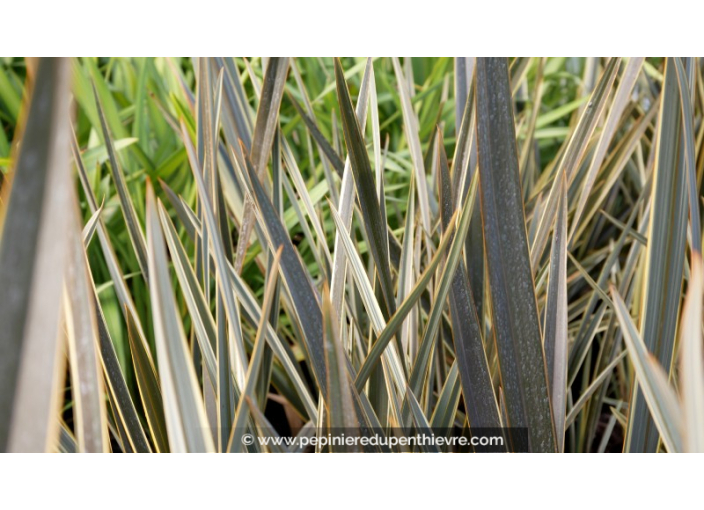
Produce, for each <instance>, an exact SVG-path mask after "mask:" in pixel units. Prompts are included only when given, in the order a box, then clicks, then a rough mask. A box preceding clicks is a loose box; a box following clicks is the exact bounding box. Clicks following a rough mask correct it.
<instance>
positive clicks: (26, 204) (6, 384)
mask: <svg viewBox="0 0 704 510" xmlns="http://www.w3.org/2000/svg"><path fill="white" fill-rule="evenodd" d="M69 90H70V67H69V63H68V62H67V61H66V60H63V59H45V60H44V59H42V60H40V62H39V68H38V70H37V74H36V80H35V85H34V90H33V92H32V100H31V102H30V106H29V112H28V115H27V121H26V125H25V130H24V136H23V139H22V145H21V150H20V153H19V157H18V159H17V165H16V167H15V169H14V172H13V176H12V177H11V186H12V188H11V191H10V196H9V202H6V207H7V209H6V211H5V213H4V224H3V227H2V241H0V303H2V306H0V324H2V328H0V450H1V451H14V452H44V451H46V450H47V449H50V448H53V444H54V443H55V442H56V441H57V439H58V437H59V428H58V421H57V419H56V417H57V414H58V411H59V409H58V406H59V405H60V404H59V392H60V391H61V384H60V382H59V381H61V380H62V378H63V367H64V357H63V356H62V355H61V351H60V349H61V343H60V342H59V339H60V338H61V337H60V333H61V332H60V329H59V315H60V307H61V294H62V286H63V272H64V271H63V268H64V267H65V265H66V262H67V260H68V254H69V252H68V244H67V238H66V230H67V228H69V225H70V223H69V217H70V215H69V211H70V208H71V207H75V202H74V201H73V200H74V196H75V195H73V194H72V193H71V192H70V189H71V181H70V173H69V168H68V158H69V152H68V151H69V145H68V143H69V140H68V122H67V119H68V118H69V114H70V109H69V93H70V92H69ZM7 179H8V180H9V179H10V178H7ZM4 184H5V185H6V186H7V185H9V183H8V182H5V183H4ZM3 205H5V204H3Z"/></svg>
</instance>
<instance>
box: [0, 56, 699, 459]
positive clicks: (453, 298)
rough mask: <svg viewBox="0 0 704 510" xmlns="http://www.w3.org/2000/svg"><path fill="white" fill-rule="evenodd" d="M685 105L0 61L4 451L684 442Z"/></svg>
mask: <svg viewBox="0 0 704 510" xmlns="http://www.w3.org/2000/svg"><path fill="white" fill-rule="evenodd" d="M703 107H704V82H703V81H702V66H701V62H700V61H699V60H698V59H679V58H672V59H659V58H658V59H650V58H648V59H643V58H635V57H634V58H623V59H622V58H611V59H605V58H604V59H602V58H509V59H474V58H454V59H453V58H405V59H396V58H378V59H373V60H372V59H369V60H367V59H364V58H344V59H341V60H333V59H329V58H297V59H286V58H271V59H265V58H235V59H232V58H203V59H185V58H153V59H151V58H150V59H140V58H134V59H132V58H111V59H108V58H105V59H102V58H101V59H94V58H80V59H72V60H68V61H63V60H46V61H41V62H40V61H36V60H32V59H22V58H16V59H11V58H5V59H2V60H1V61H0V127H1V129H0V168H2V191H3V193H2V204H1V207H0V211H1V212H0V221H2V225H3V226H2V236H3V237H2V244H1V245H0V300H1V301H0V323H2V324H5V326H3V332H2V333H0V340H1V342H0V346H1V348H2V352H1V353H0V354H1V355H2V356H1V357H2V359H3V361H2V363H3V370H2V375H0V384H1V386H0V393H2V396H1V398H0V416H1V417H2V418H1V419H0V421H1V422H2V423H1V424H0V443H2V445H3V448H4V449H7V450H20V451H23V450H40V451H44V450H49V451H56V450H58V451H95V450H97V451H239V450H240V449H242V448H243V446H242V445H241V441H240V438H241V435H242V434H244V433H246V432H251V433H254V434H261V435H277V434H280V435H296V434H313V433H316V430H317V431H318V433H320V431H321V430H325V429H326V428H327V427H332V428H338V427H360V426H361V427H362V428H363V429H375V430H378V431H380V432H382V433H385V434H392V433H394V430H395V429H403V430H410V429H412V428H415V429H434V430H440V429H448V428H454V429H456V430H457V431H462V430H463V429H464V430H465V432H466V431H467V430H471V429H472V428H475V429H478V428H488V427H509V426H510V427H525V428H527V430H528V434H527V438H525V444H523V443H522V441H523V439H520V438H519V437H518V436H515V437H512V436H511V432H510V431H508V432H507V444H508V446H507V449H508V450H522V449H524V448H526V449H529V450H531V451H575V452H586V451H599V452H604V451H622V450H624V449H625V450H626V451H658V450H665V451H691V450H699V451H701V450H702V448H703V445H704V435H703V434H702V433H703V432H704V368H703V360H702V336H701V312H702V307H701V299H702V284H703V282H702V271H701V256H700V253H701V234H700V233H701V225H700V207H699V206H700V201H701V180H702V173H703V171H704V157H702V151H701V147H702V139H703V138H704V129H703V127H704V126H702V122H701V121H702V112H703V111H704V108H703ZM69 162H70V165H69ZM648 351H649V352H650V353H652V355H650V354H648ZM636 381H638V384H637V385H636ZM30 422H31V423H32V424H33V425H32V426H28V425H27V424H28V423H30ZM519 442H521V444H519ZM247 449H248V450H250V451H258V450H260V449H262V448H261V447H259V446H257V445H253V446H251V447H248V448H247ZM283 449H285V448H283Z"/></svg>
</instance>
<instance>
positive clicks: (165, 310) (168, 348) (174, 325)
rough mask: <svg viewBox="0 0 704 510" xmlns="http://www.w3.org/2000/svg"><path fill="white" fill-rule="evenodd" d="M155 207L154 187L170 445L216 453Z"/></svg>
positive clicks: (154, 295)
mask: <svg viewBox="0 0 704 510" xmlns="http://www.w3.org/2000/svg"><path fill="white" fill-rule="evenodd" d="M155 202H156V199H155V198H154V190H153V189H152V187H151V184H149V183H148V184H147V238H148V243H149V269H150V271H151V273H152V275H153V278H151V279H150V282H149V288H150V294H151V296H150V297H151V302H152V310H153V313H154V337H155V339H156V350H157V357H158V359H159V378H160V380H161V389H162V392H163V395H164V410H165V416H166V428H167V432H168V435H169V446H170V448H171V451H172V452H212V451H214V450H215V448H214V446H213V438H212V436H211V435H210V428H209V427H208V421H207V418H206V416H205V408H204V406H203V400H202V396H201V394H200V388H199V386H198V380H197V379H196V373H195V369H194V367H193V363H192V360H191V359H190V356H189V354H188V351H189V350H188V346H187V344H186V336H185V333H184V331H183V324H181V319H180V317H179V316H178V311H177V308H176V301H175V299H174V295H173V289H172V287H171V277H170V275H169V272H168V265H167V256H166V244H165V243H164V236H163V233H162V231H161V226H160V224H159V217H158V213H157V208H156V203H155Z"/></svg>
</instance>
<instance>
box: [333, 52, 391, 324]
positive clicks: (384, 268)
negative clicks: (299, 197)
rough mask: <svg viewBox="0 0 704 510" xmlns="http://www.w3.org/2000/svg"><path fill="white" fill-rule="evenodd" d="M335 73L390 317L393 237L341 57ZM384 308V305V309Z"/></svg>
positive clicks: (348, 144)
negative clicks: (383, 211)
mask: <svg viewBox="0 0 704 510" xmlns="http://www.w3.org/2000/svg"><path fill="white" fill-rule="evenodd" d="M335 76H336V80H337V96H338V101H339V103H340V114H341V117H342V126H343V128H344V132H345V142H346V144H347V151H348V153H349V157H350V163H351V166H352V172H353V173H354V181H355V184H356V188H357V196H358V197H359V202H360V206H361V209H362V216H363V217H364V228H365V230H366V232H367V237H368V238H369V244H370V249H371V253H372V257H373V258H374V263H375V265H376V268H377V271H378V274H379V281H380V282H381V289H382V292H383V294H384V301H385V303H386V311H387V317H390V316H391V315H393V314H394V312H395V311H396V301H395V299H394V290H393V282H392V280H391V262H390V260H389V239H388V235H387V230H386V222H384V221H383V219H382V216H381V209H380V206H379V199H378V197H377V193H376V185H375V182H374V176H373V174H372V169H371V164H370V163H369V154H367V147H366V145H365V143H364V138H363V137H362V132H361V129H360V127H359V122H358V121H357V117H356V115H355V112H354V108H353V106H352V100H351V99H350V93H349V90H348V89H347V83H346V82H345V78H344V75H343V72H342V65H341V64H340V61H339V60H338V59H336V60H335ZM382 311H384V309H382Z"/></svg>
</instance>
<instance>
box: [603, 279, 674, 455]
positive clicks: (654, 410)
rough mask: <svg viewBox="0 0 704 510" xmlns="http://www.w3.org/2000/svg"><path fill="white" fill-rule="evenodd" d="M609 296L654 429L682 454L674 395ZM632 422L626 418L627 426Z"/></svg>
mask: <svg viewBox="0 0 704 510" xmlns="http://www.w3.org/2000/svg"><path fill="white" fill-rule="evenodd" d="M611 295H612V296H613V298H614V305H615V311H616V316H617V317H618V321H619V323H620V324H621V330H622V331H623V339H624V341H625V342H626V347H628V354H629V357H630V359H631V361H632V362H633V366H634V367H635V369H636V377H637V379H638V383H639V388H640V390H641V391H642V392H643V393H642V394H643V396H644V399H645V402H646V403H647V405H648V408H649V409H650V413H651V415H652V418H653V421H654V423H655V426H656V427H657V430H658V431H660V435H661V437H662V440H663V443H665V447H666V448H667V450H668V451H669V452H672V453H677V452H681V451H682V437H681V431H682V423H681V421H682V416H681V413H682V411H681V409H680V406H679V402H678V400H677V395H676V394H675V391H674V390H673V389H672V388H671V387H670V383H669V382H668V377H667V373H666V372H665V370H663V368H662V366H660V364H658V362H657V360H656V358H655V357H654V356H653V355H652V354H650V353H649V352H648V349H647V347H646V345H645V342H644V341H643V339H641V337H640V335H639V334H638V331H637V330H636V326H635V324H633V321H632V320H631V316H630V314H629V312H628V308H626V304H625V303H624V302H623V299H622V298H621V296H620V295H619V293H618V291H617V290H616V288H615V287H613V286H611ZM631 419H632V418H630V417H629V423H630V422H631ZM656 439H657V438H656ZM656 445H657V443H656Z"/></svg>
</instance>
